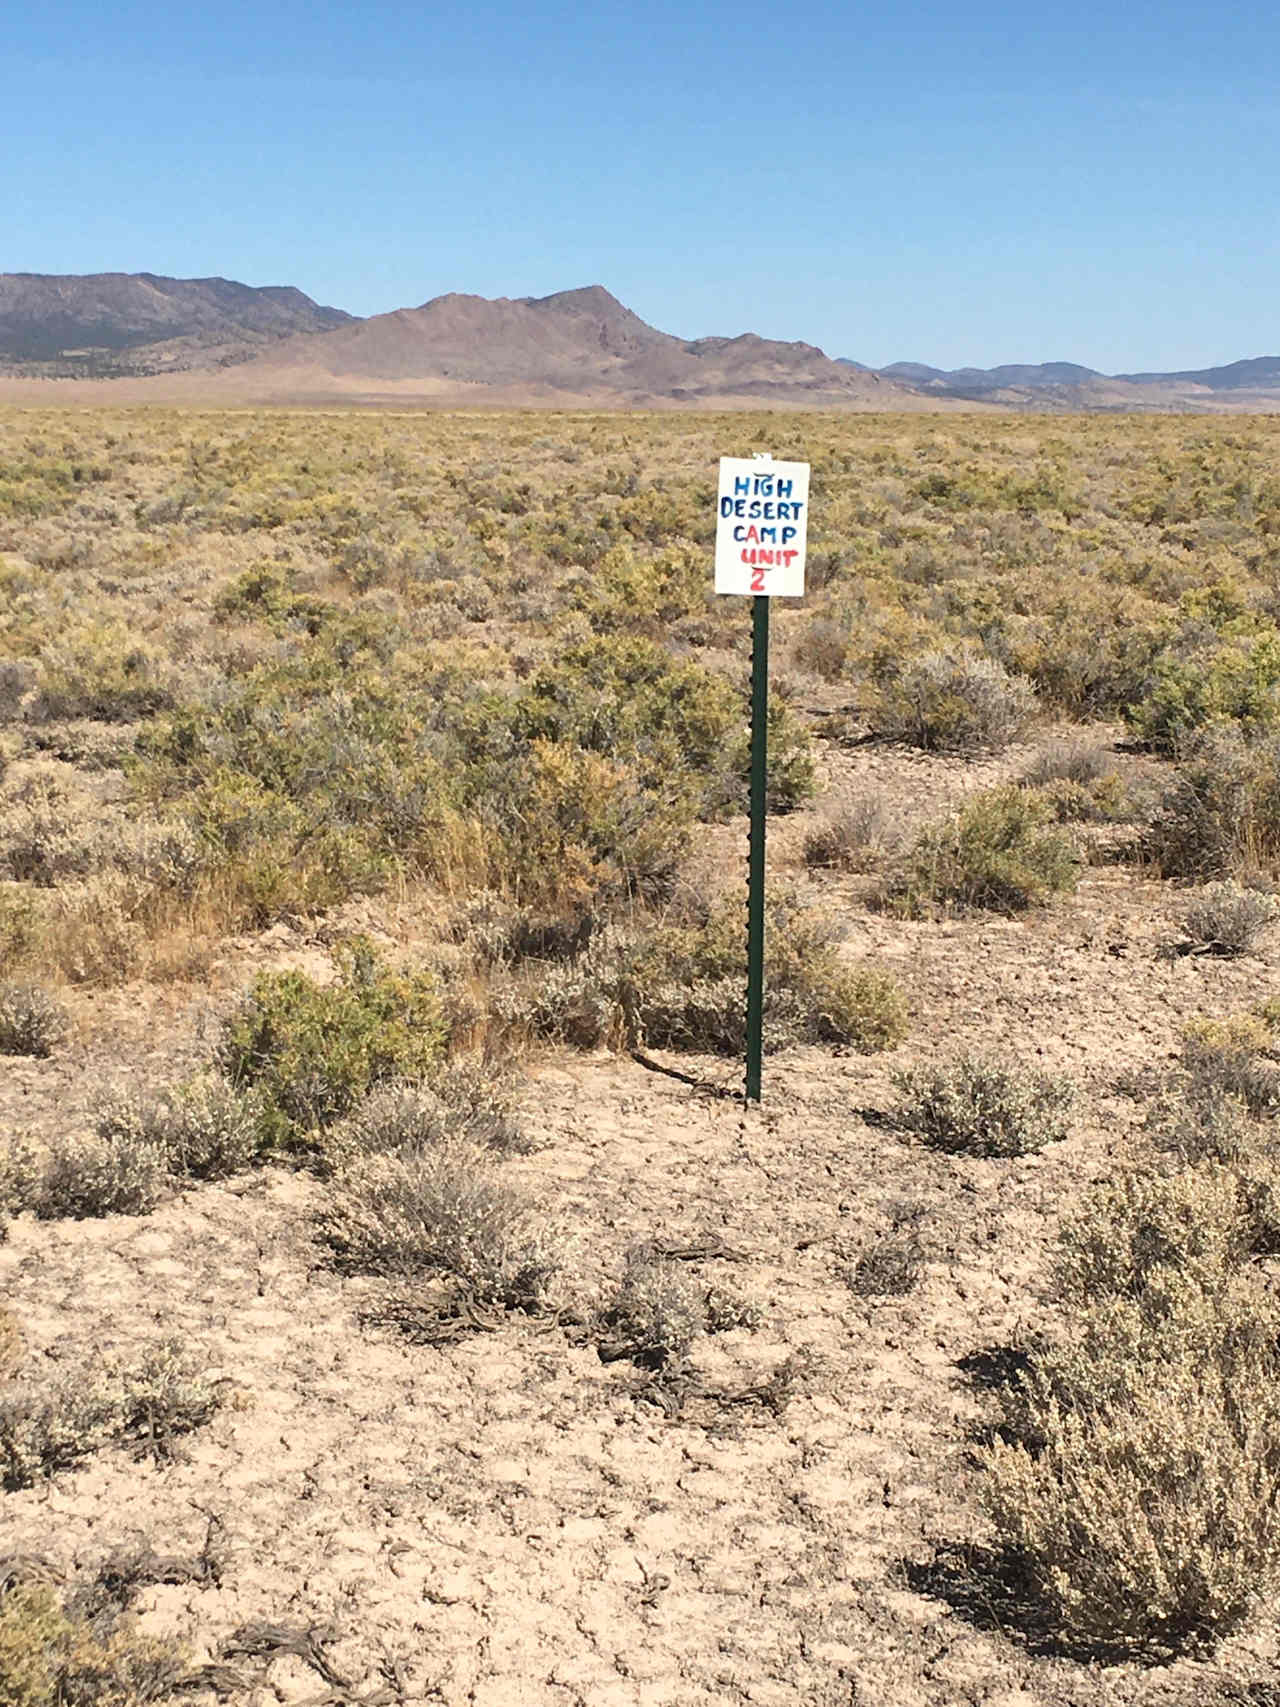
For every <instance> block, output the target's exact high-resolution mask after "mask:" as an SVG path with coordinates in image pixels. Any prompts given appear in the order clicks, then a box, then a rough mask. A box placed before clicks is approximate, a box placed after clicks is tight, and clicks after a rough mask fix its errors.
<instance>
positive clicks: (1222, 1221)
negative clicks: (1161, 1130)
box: [1050, 1162, 1252, 1306]
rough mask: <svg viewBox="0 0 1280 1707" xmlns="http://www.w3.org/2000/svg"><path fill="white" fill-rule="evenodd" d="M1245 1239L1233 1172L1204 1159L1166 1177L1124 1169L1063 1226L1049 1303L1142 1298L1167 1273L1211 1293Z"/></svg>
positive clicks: (1241, 1253)
mask: <svg viewBox="0 0 1280 1707" xmlns="http://www.w3.org/2000/svg"><path fill="white" fill-rule="evenodd" d="M1251 1242H1252V1240H1251V1230H1250V1226H1249V1221H1248V1217H1247V1215H1246V1213H1245V1209H1244V1206H1243V1204H1242V1203H1241V1195H1240V1186H1239V1180H1238V1176H1237V1175H1236V1173H1235V1172H1234V1171H1233V1170H1232V1169H1231V1168H1229V1167H1225V1166H1223V1165H1221V1164H1217V1163H1212V1162H1206V1163H1203V1164H1201V1165H1200V1166H1199V1167H1194V1168H1183V1169H1180V1170H1179V1171H1178V1172H1177V1173H1173V1174H1168V1175H1160V1174H1150V1173H1145V1172H1144V1173H1136V1172H1126V1173H1122V1174H1120V1175H1119V1176H1118V1177H1117V1178H1115V1179H1113V1180H1109V1181H1107V1182H1106V1183H1105V1184H1104V1185H1101V1186H1099V1187H1098V1188H1097V1189H1096V1190H1095V1191H1094V1192H1093V1193H1092V1194H1091V1196H1090V1197H1089V1198H1088V1199H1087V1200H1086V1202H1085V1203H1084V1204H1083V1205H1082V1207H1081V1208H1080V1209H1079V1210H1077V1211H1076V1213H1075V1214H1074V1215H1072V1216H1070V1217H1069V1218H1068V1219H1067V1221H1066V1222H1065V1223H1064V1225H1063V1227H1062V1230H1061V1234H1060V1237H1059V1242H1058V1249H1057V1252H1056V1254H1055V1257H1054V1260H1053V1262H1052V1264H1051V1270H1050V1286H1051V1289H1052V1293H1053V1295H1054V1297H1055V1298H1057V1299H1058V1300H1059V1301H1061V1302H1062V1303H1065V1304H1070V1305H1076V1306H1082V1305H1085V1304H1088V1303H1089V1302H1090V1301H1091V1300H1094V1299H1097V1298H1108V1297H1129V1298H1138V1297H1141V1296H1142V1294H1143V1293H1144V1291H1145V1290H1146V1289H1147V1288H1148V1286H1149V1284H1150V1282H1151V1278H1152V1276H1153V1275H1162V1274H1163V1271H1165V1270H1173V1271H1174V1272H1175V1273H1176V1274H1177V1275H1178V1276H1179V1277H1180V1279H1181V1280H1182V1281H1183V1282H1185V1283H1188V1284H1192V1285H1196V1286H1199V1287H1202V1288H1206V1289H1210V1290H1211V1289H1212V1288H1214V1287H1215V1286H1218V1285H1220V1284H1222V1283H1223V1282H1224V1280H1225V1279H1226V1278H1227V1277H1229V1275H1230V1274H1231V1273H1232V1272H1233V1271H1234V1270H1235V1269H1236V1268H1237V1267H1238V1266H1239V1264H1240V1262H1241V1260H1242V1258H1243V1257H1244V1256H1245V1254H1246V1253H1247V1252H1248V1250H1249V1249H1250V1245H1251Z"/></svg>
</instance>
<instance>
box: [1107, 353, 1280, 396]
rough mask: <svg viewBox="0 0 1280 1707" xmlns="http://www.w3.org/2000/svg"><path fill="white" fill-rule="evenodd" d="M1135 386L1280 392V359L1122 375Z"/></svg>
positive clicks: (1270, 357)
mask: <svg viewBox="0 0 1280 1707" xmlns="http://www.w3.org/2000/svg"><path fill="white" fill-rule="evenodd" d="M1116 378H1117V379H1123V380H1128V381H1129V382H1130V384H1132V385H1197V386H1199V385H1203V386H1205V387H1206V388H1207V389H1208V390H1210V391H1266V390H1280V356H1254V357H1253V358H1252V359H1251V360H1249V361H1242V362H1229V363H1228V364H1227V366H1226V367H1202V368H1194V369H1191V370H1188V371H1186V372H1183V373H1120V374H1117V375H1116Z"/></svg>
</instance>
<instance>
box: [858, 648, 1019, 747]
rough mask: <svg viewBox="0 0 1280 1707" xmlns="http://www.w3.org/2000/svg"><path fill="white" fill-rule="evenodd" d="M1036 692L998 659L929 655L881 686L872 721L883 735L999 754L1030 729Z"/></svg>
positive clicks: (916, 743) (914, 742)
mask: <svg viewBox="0 0 1280 1707" xmlns="http://www.w3.org/2000/svg"><path fill="white" fill-rule="evenodd" d="M1036 711H1037V706H1036V696H1035V692H1034V690H1033V689H1032V687H1031V684H1030V682H1028V681H1027V680H1026V678H1025V677H1022V676H1011V675H1010V674H1009V672H1008V671H1007V670H1006V669H1005V668H1004V666H1003V665H1002V664H1000V663H998V662H997V661H996V660H995V659H994V658H985V657H983V656H981V655H980V654H977V653H971V652H960V653H952V652H930V653H927V654H926V655H925V656H924V657H922V658H917V659H915V660H914V661H913V662H911V663H910V664H908V665H906V667H905V668H904V669H903V670H902V671H901V673H900V674H898V675H896V676H895V677H893V678H892V679H891V680H890V681H889V682H887V683H886V684H885V686H884V687H882V688H881V690H880V692H879V695H878V698H877V702H876V705H875V707H874V709H873V711H872V723H873V725H874V727H875V729H876V731H877V733H879V734H881V735H886V736H889V737H890V738H891V739H893V740H896V741H906V742H909V743H910V745H911V746H913V747H923V748H925V749H926V750H927V751H932V750H938V751H943V752H958V753H966V752H1001V751H1003V749H1004V748H1005V747H1007V746H1009V744H1010V743H1011V742H1013V741H1016V740H1017V739H1018V737H1019V736H1020V735H1022V734H1023V733H1024V732H1025V730H1026V729H1027V728H1028V726H1029V725H1030V723H1031V721H1032V719H1033V718H1034V717H1035V715H1036Z"/></svg>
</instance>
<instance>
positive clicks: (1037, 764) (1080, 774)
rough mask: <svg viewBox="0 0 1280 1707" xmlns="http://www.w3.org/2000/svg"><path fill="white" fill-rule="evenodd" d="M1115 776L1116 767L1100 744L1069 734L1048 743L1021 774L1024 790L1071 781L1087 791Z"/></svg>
mask: <svg viewBox="0 0 1280 1707" xmlns="http://www.w3.org/2000/svg"><path fill="white" fill-rule="evenodd" d="M1114 774H1115V764H1114V761H1113V759H1112V757H1111V753H1110V752H1109V750H1108V749H1107V748H1106V747H1104V746H1103V745H1102V743H1101V742H1100V741H1094V740H1091V739H1090V738H1089V737H1088V736H1086V735H1068V736H1065V737H1064V738H1062V739H1061V740H1057V741H1048V742H1046V744H1045V745H1044V746H1043V747H1041V749H1040V751H1039V752H1038V753H1037V754H1036V755H1035V757H1034V758H1033V759H1032V760H1031V762H1030V764H1029V765H1028V766H1027V768H1026V770H1024V771H1023V773H1022V781H1023V784H1024V786H1025V787H1027V788H1044V787H1046V786H1047V785H1048V784H1049V783H1054V782H1071V783H1075V784H1077V785H1078V786H1079V787H1082V788H1087V787H1088V786H1089V784H1090V783H1096V782H1102V781H1103V780H1104V779H1105V778H1107V777H1110V776H1113V775H1114Z"/></svg>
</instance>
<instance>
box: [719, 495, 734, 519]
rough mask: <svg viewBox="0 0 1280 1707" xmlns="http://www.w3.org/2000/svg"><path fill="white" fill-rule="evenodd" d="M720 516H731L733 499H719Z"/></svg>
mask: <svg viewBox="0 0 1280 1707" xmlns="http://www.w3.org/2000/svg"><path fill="white" fill-rule="evenodd" d="M720 514H721V515H722V516H731V515H732V514H733V499H732V498H721V500H720Z"/></svg>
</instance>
